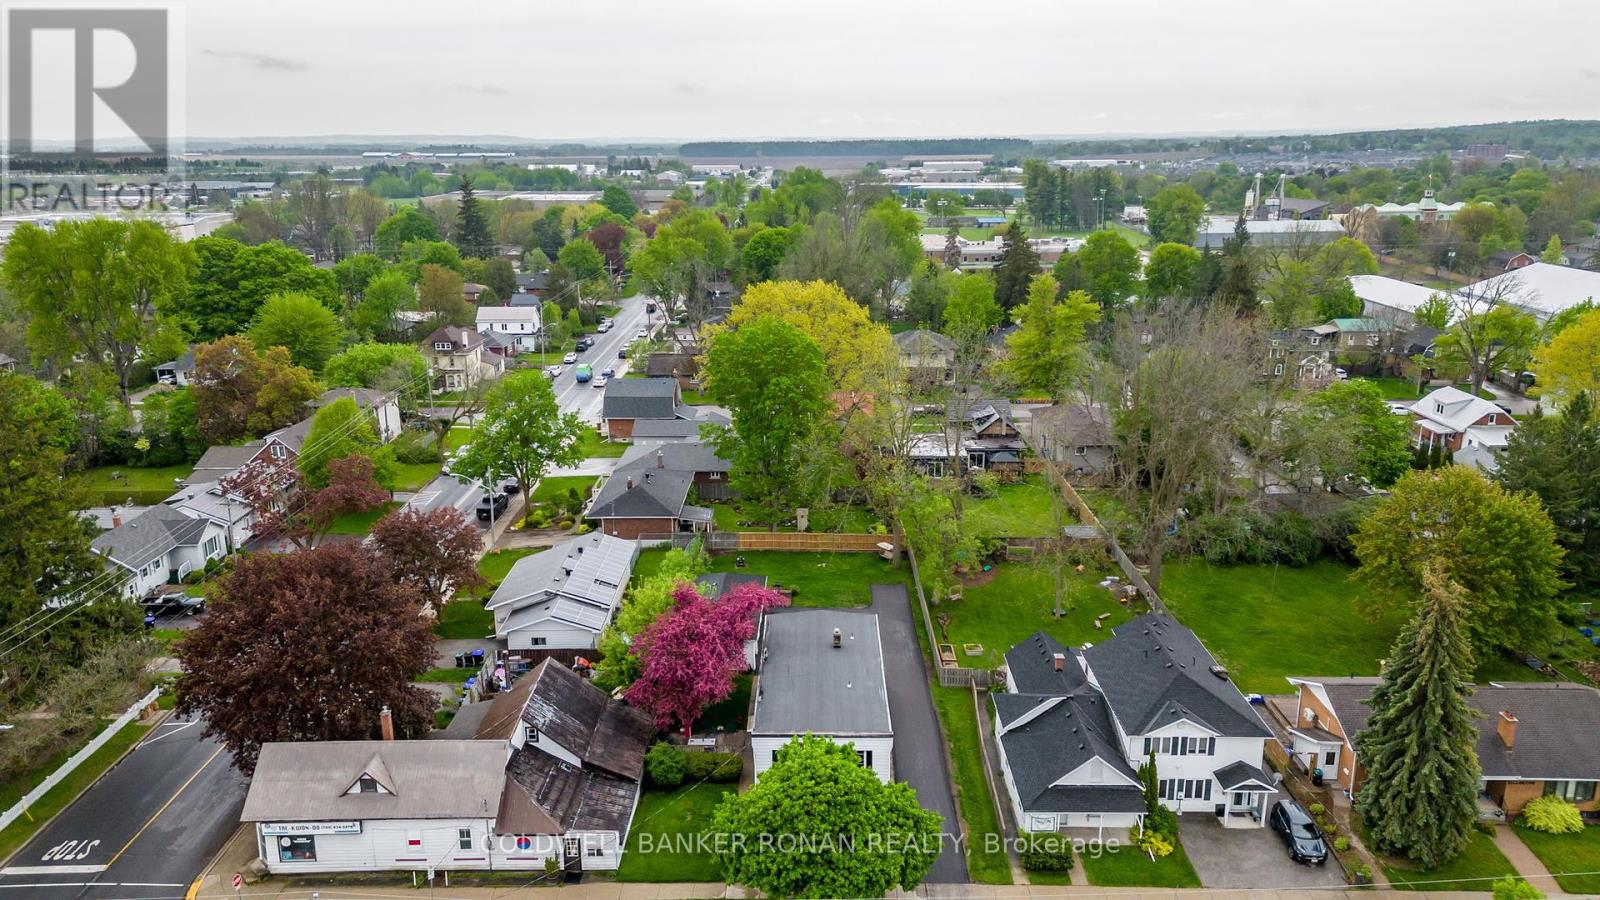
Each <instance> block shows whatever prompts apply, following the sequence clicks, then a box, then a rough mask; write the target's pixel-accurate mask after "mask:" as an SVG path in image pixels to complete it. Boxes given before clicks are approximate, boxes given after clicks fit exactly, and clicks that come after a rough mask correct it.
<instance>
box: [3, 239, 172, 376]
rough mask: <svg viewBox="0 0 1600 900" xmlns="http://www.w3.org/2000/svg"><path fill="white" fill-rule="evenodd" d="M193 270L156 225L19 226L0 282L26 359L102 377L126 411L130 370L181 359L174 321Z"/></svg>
mask: <svg viewBox="0 0 1600 900" xmlns="http://www.w3.org/2000/svg"><path fill="white" fill-rule="evenodd" d="M193 269H194V256H193V253H192V252H191V251H190V249H189V247H188V245H186V244H183V243H180V242H178V241H177V240H175V239H173V238H172V237H170V236H169V235H168V234H167V233H166V231H165V230H164V229H163V228H162V227H161V226H160V225H159V224H157V223H155V222H124V221H120V220H117V219H90V220H87V221H76V220H71V219H69V220H66V221H62V222H57V223H56V224H55V225H54V226H52V227H50V228H40V227H39V226H37V225H34V224H32V223H27V222H25V223H23V224H22V225H20V226H18V227H17V229H16V231H15V232H13V233H12V235H11V240H10V243H9V244H7V246H6V251H5V263H4V269H3V271H0V275H3V279H4V283H5V287H6V289H7V290H8V291H10V292H11V293H12V295H13V296H14V297H15V299H16V300H17V302H18V304H19V305H20V306H21V308H22V309H23V310H25V311H26V312H27V314H28V317H29V328H28V343H29V345H30V346H31V348H32V349H33V352H34V353H35V354H36V355H37V356H40V357H52V358H54V359H56V360H57V363H58V365H60V366H64V367H70V366H73V365H75V364H77V362H78V361H81V362H83V363H85V364H87V365H89V366H92V367H96V368H101V369H103V370H104V371H106V372H108V373H110V375H111V376H112V377H113V378H114V379H115V381H116V383H117V389H118V391H119V393H120V395H121V397H122V401H123V403H124V404H126V403H127V402H128V385H129V382H130V381H131V380H132V378H133V372H134V364H135V363H137V362H138V361H139V360H140V359H142V358H147V357H148V356H159V357H165V358H171V356H169V354H170V355H172V356H175V355H177V353H179V352H182V349H183V341H182V334H181V332H180V331H179V329H178V328H177V327H176V325H177V323H176V319H175V313H176V311H177V307H178V304H179V300H180V298H182V297H183V296H184V294H185V293H186V292H187V291H188V289H189V278H190V275H191V272H192V271H193ZM158 361H159V360H158Z"/></svg>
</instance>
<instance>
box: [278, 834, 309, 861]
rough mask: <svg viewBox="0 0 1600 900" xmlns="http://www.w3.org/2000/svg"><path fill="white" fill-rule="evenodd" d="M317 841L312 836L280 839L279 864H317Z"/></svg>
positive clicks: (287, 836) (286, 836)
mask: <svg viewBox="0 0 1600 900" xmlns="http://www.w3.org/2000/svg"><path fill="white" fill-rule="evenodd" d="M316 861H317V839H316V837H314V836H312V835H294V836H289V835H285V836H283V837H281V838H278V862H316Z"/></svg>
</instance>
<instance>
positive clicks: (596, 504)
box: [583, 444, 694, 519]
mask: <svg viewBox="0 0 1600 900" xmlns="http://www.w3.org/2000/svg"><path fill="white" fill-rule="evenodd" d="M663 446H669V447H670V446H673V445H671V444H665V445H663ZM693 483H694V475H693V474H691V473H686V472H680V471H673V470H671V469H660V470H658V469H654V468H651V469H645V470H641V471H637V472H633V473H625V472H621V471H618V472H614V473H612V475H611V477H610V478H607V479H606V483H605V484H604V485H602V486H601V488H600V490H599V492H598V493H596V494H595V496H594V500H593V501H592V502H590V504H589V510H588V512H586V513H584V514H583V515H584V518H586V519H676V518H678V516H679V515H680V514H681V513H682V512H683V508H684V504H685V501H686V500H688V497H689V487H690V485H692V484H693Z"/></svg>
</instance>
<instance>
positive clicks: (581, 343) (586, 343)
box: [576, 337, 594, 353]
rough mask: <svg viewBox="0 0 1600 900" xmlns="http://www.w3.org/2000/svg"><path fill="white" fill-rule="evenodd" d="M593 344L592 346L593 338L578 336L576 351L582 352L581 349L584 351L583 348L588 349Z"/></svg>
mask: <svg viewBox="0 0 1600 900" xmlns="http://www.w3.org/2000/svg"><path fill="white" fill-rule="evenodd" d="M593 346H594V340H593V339H592V338H586V337H582V338H578V343H577V348H576V349H577V351H578V352H579V353H582V352H583V351H585V350H587V349H589V348H590V347H593Z"/></svg>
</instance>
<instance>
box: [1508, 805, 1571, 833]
mask: <svg viewBox="0 0 1600 900" xmlns="http://www.w3.org/2000/svg"><path fill="white" fill-rule="evenodd" d="M1522 824H1524V825H1526V826H1528V827H1529V828H1532V829H1533V830H1534V831H1542V832H1544V833H1545V834H1577V833H1578V832H1580V831H1582V830H1583V815H1582V814H1581V813H1579V812H1578V808H1577V807H1576V806H1573V805H1572V804H1571V803H1568V802H1567V801H1565V800H1563V799H1561V798H1560V797H1535V798H1533V799H1532V800H1529V801H1528V805H1527V806H1524V807H1523V808H1522Z"/></svg>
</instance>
